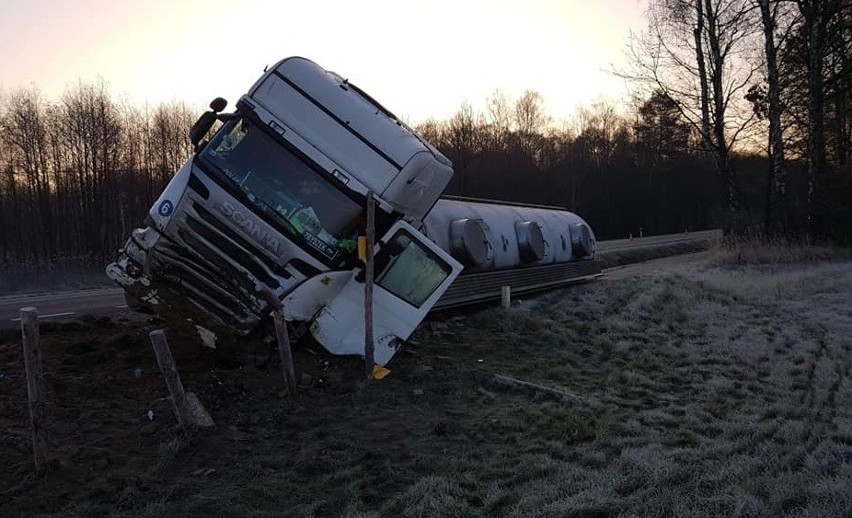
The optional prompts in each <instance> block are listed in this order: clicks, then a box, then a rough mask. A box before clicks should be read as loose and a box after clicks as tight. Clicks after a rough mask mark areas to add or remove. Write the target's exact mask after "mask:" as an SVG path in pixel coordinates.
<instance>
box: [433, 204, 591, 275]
mask: <svg viewBox="0 0 852 518" xmlns="http://www.w3.org/2000/svg"><path fill="white" fill-rule="evenodd" d="M423 225H424V232H425V234H426V235H427V236H428V237H429V239H431V240H432V241H434V242H435V243H436V244H437V245H438V246H440V247H441V248H443V249H444V250H446V251H448V252H449V253H450V254H452V255H453V257H455V258H456V259H457V260H459V261H460V262H462V263H463V264H464V265H465V269H464V273H470V272H482V271H488V270H502V269H511V268H523V267H527V266H536V265H544V264H553V263H562V262H570V261H578V260H587V259H594V258H595V250H596V247H595V236H594V233H593V232H592V229H591V228H590V227H589V225H588V223H586V222H585V221H584V220H583V219H582V218H581V217H580V216H577V215H576V214H574V213H572V212H568V211H567V210H560V209H556V208H544V207H526V206H521V205H512V204H502V203H500V202H490V201H479V200H477V201H467V200H462V199H443V198H442V199H440V200H438V202H437V203H436V204H435V206H434V207H433V208H432V210H431V211H430V212H429V213H428V214H427V215H426V217H425V218H424V219H423Z"/></svg>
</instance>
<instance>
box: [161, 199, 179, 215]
mask: <svg viewBox="0 0 852 518" xmlns="http://www.w3.org/2000/svg"><path fill="white" fill-rule="evenodd" d="M174 210H175V206H174V205H173V204H172V202H171V201H169V200H163V203H161V204H160V207H159V208H158V209H157V214H159V215H160V216H171V215H172V212H173V211H174Z"/></svg>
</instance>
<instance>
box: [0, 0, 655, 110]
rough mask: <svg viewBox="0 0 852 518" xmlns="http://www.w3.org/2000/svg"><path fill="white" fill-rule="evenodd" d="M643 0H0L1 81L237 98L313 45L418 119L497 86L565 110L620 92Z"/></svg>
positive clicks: (134, 94)
mask: <svg viewBox="0 0 852 518" xmlns="http://www.w3.org/2000/svg"><path fill="white" fill-rule="evenodd" d="M644 5H645V2H644V1H642V0H526V1H524V0H517V1H502V0H431V1H428V2H423V1H414V0H409V1H406V0H396V1H379V0H375V1H374V0H359V1H352V2H342V1H322V0H313V1H305V0H299V1H290V0H277V1H276V0H270V1H266V0H244V1H230V2H225V1H220V0H203V1H202V0H181V1H177V0H171V1H168V0H144V1H136V0H75V1H67V0H2V2H0V56H3V60H2V65H0V93H1V92H3V91H10V90H14V89H16V88H20V87H29V86H31V85H35V86H37V87H38V88H39V89H40V90H41V91H42V92H43V93H44V94H45V96H47V97H49V98H54V99H56V98H58V97H59V96H60V95H61V93H62V91H63V90H64V89H65V88H66V86H68V85H73V84H75V83H77V82H78V81H84V82H91V81H95V80H97V79H98V78H103V80H104V81H105V82H106V83H107V85H108V88H109V91H110V93H111V94H112V96H113V98H116V99H123V98H126V99H128V100H129V101H131V102H133V103H136V104H143V103H145V102H149V103H152V104H155V103H158V102H161V101H170V100H185V101H187V102H189V103H190V104H191V105H193V106H199V107H200V106H205V105H206V104H207V103H208V102H209V101H210V99H212V98H213V97H216V96H223V97H225V98H226V99H228V100H229V101H230V103H231V106H233V104H234V103H235V102H236V100H237V99H238V98H239V96H240V95H242V94H243V93H244V92H245V91H246V90H247V89H248V88H249V87H250V86H251V85H252V83H254V81H255V80H256V79H257V78H258V77H259V76H260V74H261V73H262V71H263V68H264V67H265V66H267V65H272V64H274V63H275V62H277V61H278V60H280V59H282V58H284V57H287V56H292V55H300V56H304V57H307V58H309V59H312V60H314V61H316V62H317V63H319V64H320V65H321V66H323V67H324V68H327V69H330V70H334V71H335V72H338V73H339V74H340V75H341V76H343V77H346V78H348V79H349V80H350V81H352V82H353V83H355V84H357V85H358V86H360V87H361V88H363V89H364V90H366V91H367V92H368V93H370V95H372V96H373V97H375V98H376V99H377V100H378V101H379V102H381V103H382V104H384V105H385V106H387V107H388V108H389V109H390V110H392V111H394V112H396V113H397V114H398V115H401V116H403V117H406V118H408V119H410V120H411V121H413V122H418V121H422V120H424V119H426V118H428V117H435V118H437V119H445V118H448V117H450V116H451V115H452V114H453V113H454V112H455V111H456V110H457V109H458V108H459V106H460V105H461V103H462V102H464V101H469V102H470V103H471V104H473V105H474V107H476V108H478V109H483V108H484V102H485V98H486V97H487V96H489V95H490V94H491V93H492V92H494V90H495V89H498V88H499V89H500V90H502V91H503V92H505V93H506V94H508V95H509V96H510V97H512V98H517V97H518V96H519V95H520V94H521V93H523V91H524V90H525V89H534V90H538V91H539V92H541V94H542V95H543V96H544V99H545V103H546V108H547V110H548V112H549V113H550V114H551V115H552V116H554V117H555V118H557V119H558V118H568V117H570V116H571V115H572V114H573V113H574V112H575V110H576V108H577V107H578V106H580V105H588V104H590V103H591V102H593V101H594V100H596V99H599V98H602V97H603V98H607V99H610V100H618V99H622V98H625V97H626V96H627V88H626V86H625V84H624V82H623V81H622V80H621V79H618V78H615V77H613V76H612V74H611V73H609V71H610V70H611V68H612V66H613V65H615V66H619V65H621V64H622V63H623V61H624V59H625V57H624V54H625V47H626V43H627V39H628V36H629V34H630V32H631V30H632V31H634V32H638V31H641V30H642V29H643V26H644V20H643V10H644Z"/></svg>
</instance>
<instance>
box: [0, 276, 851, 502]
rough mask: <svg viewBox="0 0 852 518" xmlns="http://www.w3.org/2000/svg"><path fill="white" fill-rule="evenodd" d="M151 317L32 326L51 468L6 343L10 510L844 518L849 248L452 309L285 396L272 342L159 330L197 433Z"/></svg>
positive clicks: (308, 377) (4, 483)
mask: <svg viewBox="0 0 852 518" xmlns="http://www.w3.org/2000/svg"><path fill="white" fill-rule="evenodd" d="M158 325H160V323H159V322H156V321H151V320H150V319H149V318H148V317H138V316H134V317H123V318H119V319H116V320H109V319H102V320H97V319H86V320H83V321H78V322H72V323H68V324H59V325H48V324H43V325H42V343H43V347H44V356H45V363H46V365H45V372H46V373H47V379H48V383H49V388H48V399H49V405H48V417H49V424H50V445H51V454H52V457H53V458H54V459H55V460H54V465H53V466H52V469H51V471H50V472H49V473H48V474H47V475H46V476H45V477H44V478H39V477H35V476H34V475H33V474H32V465H31V453H30V446H29V430H28V428H27V424H26V423H27V414H26V384H25V380H24V378H23V365H22V360H21V354H20V341H19V338H18V336H17V334H16V333H11V334H7V335H5V336H2V337H0V338H2V339H0V376H2V377H0V440H2V445H3V448H2V450H0V461H2V463H3V465H4V467H5V469H3V470H0V515H18V514H25V515H31V514H39V513H45V514H62V515H68V514H78V515H103V514H115V515H133V516H136V515H140V514H151V515H160V514H170V515H174V514H177V515H209V514H217V515H219V514H225V515H255V516H259V515H262V516H269V515H276V516H277V515H295V516H303V515H305V516H340V515H348V516H367V515H389V516H390V515H393V516H397V515H405V516H432V515H442V516H470V515H500V516H503V515H505V516H529V515H532V514H539V515H570V514H597V515H619V514H639V515H681V516H684V515H690V516H696V515H697V516H701V515H750V516H760V515H767V516H769V515H779V514H785V515H848V514H850V513H852V492H850V491H849V487H852V378H850V376H851V375H852V338H850V337H852V263H848V262H841V263H826V262H815V263H809V264H784V265H783V266H780V267H779V266H777V265H774V266H766V265H748V264H746V265H734V266H731V265H729V264H725V265H724V266H723V267H711V266H708V265H705V266H699V267H690V268H681V269H677V268H676V269H675V270H674V271H666V272H659V273H650V274H645V275H642V276H638V277H635V278H630V279H619V280H616V281H608V282H595V283H589V284H584V285H580V286H574V287H571V288H568V289H565V290H560V291H555V292H551V293H548V294H544V295H541V296H539V297H538V298H536V299H531V300H523V301H519V302H518V303H517V305H516V306H515V307H513V308H512V309H511V310H509V311H508V312H504V311H501V310H499V309H496V308H487V309H481V308H480V309H478V310H476V311H475V312H468V313H463V314H459V313H455V314H448V315H442V316H440V317H439V318H437V319H435V320H433V321H432V322H430V323H427V324H426V325H424V326H423V327H422V328H421V329H420V330H418V332H417V333H416V334H415V335H414V336H413V337H412V340H411V343H410V344H408V345H407V346H406V348H405V349H404V350H403V351H402V352H400V353H399V354H398V355H397V357H396V358H394V360H393V362H392V363H391V364H390V366H389V367H390V368H391V370H392V373H391V375H390V376H389V377H388V378H385V379H384V380H381V381H373V382H371V383H369V384H367V385H366V386H365V387H361V386H360V385H359V384H358V382H357V379H358V374H359V372H360V370H361V364H360V362H359V361H356V360H352V359H339V358H328V357H325V356H323V355H321V354H319V351H318V350H314V349H312V348H310V347H307V348H306V347H302V348H300V349H299V350H298V355H297V367H298V369H299V371H300V374H302V373H304V374H305V376H304V379H303V384H302V390H301V392H300V394H299V396H298V398H297V399H295V400H290V399H287V398H285V397H283V394H282V393H281V388H282V383H281V380H280V375H279V372H278V369H277V366H276V365H264V362H265V361H266V359H267V356H268V351H267V349H266V348H265V346H264V345H263V344H261V343H254V342H252V343H223V344H220V348H219V349H217V350H216V351H213V350H210V349H206V348H203V347H201V345H200V341H199V340H198V338H197V337H195V336H194V335H193V334H192V333H191V332H190V331H189V330H169V331H168V333H169V339H170V343H171V344H172V347H173V352H174V355H175V359H176V361H177V365H178V368H179V370H180V372H181V375H182V377H183V381H184V384H185V385H186V387H187V389H188V390H191V391H194V392H196V393H197V394H198V395H199V397H200V399H201V401H202V402H203V403H204V405H205V406H206V408H207V409H208V411H209V412H210V414H211V415H212V417H213V419H214V420H215V421H216V423H217V428H216V429H215V430H212V431H206V432H201V433H198V434H196V435H193V436H190V437H186V436H184V435H183V434H182V433H181V432H180V431H179V430H178V428H177V427H176V425H175V420H174V417H173V416H172V415H171V410H170V407H169V403H168V401H167V400H166V399H165V396H166V389H165V385H164V383H163V381H162V378H161V376H160V375H159V372H158V370H157V367H156V362H155V359H154V355H153V352H152V350H151V347H150V345H149V343H148V338H147V333H148V332H149V331H150V330H151V329H153V328H155V327H157V326H158ZM273 358H274V355H273ZM495 373H498V374H501V375H505V376H510V377H513V378H516V379H521V380H524V381H528V382H533V383H537V384H540V385H544V386H548V387H554V388H558V389H560V390H562V391H567V392H568V393H570V397H568V398H565V397H559V396H556V397H553V395H552V394H550V395H549V394H548V393H546V392H544V393H536V392H535V391H533V392H529V391H515V390H513V389H509V388H506V387H505V386H503V385H500V384H498V383H495V382H494V381H493V378H492V375H493V374H495ZM149 411H150V412H153V419H149V417H148V416H149V414H148V412H149Z"/></svg>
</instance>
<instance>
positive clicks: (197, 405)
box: [148, 329, 215, 432]
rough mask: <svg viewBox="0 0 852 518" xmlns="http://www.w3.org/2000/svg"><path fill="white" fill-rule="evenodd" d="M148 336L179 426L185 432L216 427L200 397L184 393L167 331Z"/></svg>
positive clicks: (156, 331) (157, 330)
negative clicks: (194, 428) (195, 428)
mask: <svg viewBox="0 0 852 518" xmlns="http://www.w3.org/2000/svg"><path fill="white" fill-rule="evenodd" d="M148 336H149V337H150V339H151V345H153V346H154V354H156V355H157V365H159V366H160V371H161V372H162V373H163V378H165V380H166V386H167V387H168V388H169V393H170V394H171V396H172V408H173V409H174V411H175V417H177V420H178V424H179V425H180V426H181V428H183V430H184V431H185V432H188V431H189V430H190V428H192V427H196V426H199V427H203V428H209V427H213V426H215V424H214V423H213V419H211V418H210V415H209V414H208V413H207V411H206V410H204V407H203V406H202V405H201V401H200V400H199V399H198V397H197V396H196V395H195V394H193V393H192V392H185V391H184V388H183V383H181V381H180V376H179V375H178V371H177V367H176V366H175V359H174V358H173V357H172V351H171V350H170V349H169V343H168V341H167V340H166V333H165V331H163V330H162V329H155V330H153V331H151V332H150V333H149V334H148Z"/></svg>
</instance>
